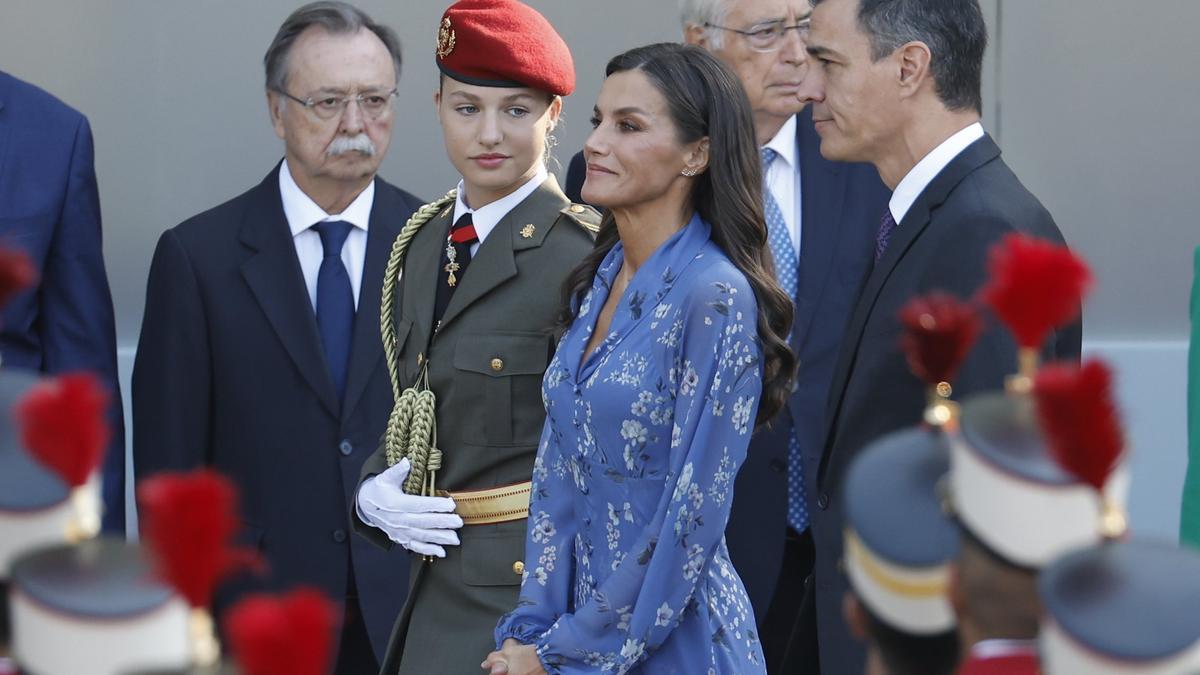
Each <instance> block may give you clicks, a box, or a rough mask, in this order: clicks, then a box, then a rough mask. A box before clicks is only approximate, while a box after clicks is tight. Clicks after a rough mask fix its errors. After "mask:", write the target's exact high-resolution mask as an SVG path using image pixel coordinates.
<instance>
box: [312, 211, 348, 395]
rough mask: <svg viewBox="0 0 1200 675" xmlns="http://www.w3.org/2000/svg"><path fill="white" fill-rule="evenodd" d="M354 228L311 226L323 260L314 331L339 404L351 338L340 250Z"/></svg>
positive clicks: (338, 223)
mask: <svg viewBox="0 0 1200 675" xmlns="http://www.w3.org/2000/svg"><path fill="white" fill-rule="evenodd" d="M353 227H354V226H353V225H351V224H350V223H347V222H345V221H343V220H328V221H323V222H320V223H317V224H316V225H313V229H315V230H316V231H317V234H319V235H321V247H322V248H324V249H325V257H323V258H322V259H321V269H320V270H319V271H318V272H317V329H318V330H319V331H320V333H321V346H322V347H324V348H325V362H326V363H328V364H329V374H330V375H332V376H333V384H334V386H335V387H336V388H337V395H338V401H341V400H342V396H343V395H344V394H345V393H346V371H347V369H348V368H349V365H350V336H351V334H352V332H353V330H354V289H353V288H351V286H350V274H349V272H347V271H346V266H345V265H344V264H342V246H344V245H345V243H346V237H348V236H349V235H350V230H351V229H352V228H353Z"/></svg>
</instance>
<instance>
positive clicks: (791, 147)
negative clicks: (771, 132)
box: [763, 115, 796, 168]
mask: <svg viewBox="0 0 1200 675" xmlns="http://www.w3.org/2000/svg"><path fill="white" fill-rule="evenodd" d="M763 147H767V148H770V149H772V150H774V151H775V154H776V155H777V157H776V160H780V159H782V160H783V161H785V162H787V165H788V168H794V167H795V166H796V116H795V115H792V116H791V117H789V118H788V120H787V121H786V122H784V123H783V126H782V127H780V129H779V133H777V134H775V138H772V139H771V140H770V141H769V142H768V143H767V144H766V145H765V146H763Z"/></svg>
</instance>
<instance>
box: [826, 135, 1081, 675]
mask: <svg viewBox="0 0 1200 675" xmlns="http://www.w3.org/2000/svg"><path fill="white" fill-rule="evenodd" d="M1011 232H1023V233H1026V234H1029V235H1032V236H1036V237H1040V238H1043V239H1047V240H1049V241H1053V242H1055V243H1060V244H1061V243H1062V242H1063V237H1062V233H1060V232H1059V230H1058V227H1057V226H1056V225H1055V224H1054V220H1053V218H1051V216H1050V214H1049V213H1048V212H1047V211H1046V209H1045V208H1043V207H1042V205H1041V203H1040V202H1039V201H1038V200H1037V198H1036V197H1034V196H1033V195H1032V194H1030V192H1029V191H1028V190H1026V189H1025V186H1023V185H1021V183H1020V181H1019V180H1017V177H1016V176H1015V175H1013V173H1012V171H1010V170H1009V168H1008V166H1007V165H1005V163H1004V161H1003V160H1002V159H1000V149H999V148H998V147H997V146H996V144H995V143H994V142H993V141H992V139H991V137H990V136H985V137H984V138H982V139H980V140H978V141H976V142H975V143H973V144H971V145H970V146H969V147H967V148H966V149H965V150H964V151H963V152H962V153H960V154H959V155H958V156H957V157H956V158H955V159H954V160H953V161H951V162H950V164H949V165H947V166H946V168H945V169H943V170H942V171H941V173H939V174H938V175H937V176H936V177H935V178H934V179H933V181H932V182H931V183H930V184H929V185H928V186H927V187H926V188H925V190H924V191H923V192H922V193H921V195H920V196H919V197H918V198H917V200H916V202H915V203H914V204H913V205H912V208H911V209H909V211H908V213H907V214H906V215H905V216H904V219H903V221H902V222H901V223H900V224H899V226H898V227H897V229H896V230H895V232H894V233H893V234H892V238H891V243H890V244H889V246H888V249H887V251H886V252H885V253H884V256H883V258H881V259H880V260H879V262H878V263H877V264H876V265H875V266H874V269H873V270H872V271H871V273H870V276H869V277H868V278H867V281H866V285H865V286H864V288H863V290H862V294H861V295H860V296H859V298H858V302H857V305H856V306H855V308H854V312H853V314H852V316H851V319H850V324H849V326H848V327H847V329H846V336H845V340H844V342H843V345H842V349H841V353H840V354H839V356H838V361H837V366H836V368H835V369H834V373H833V383H832V385H831V388H830V397H829V406H828V409H827V423H826V425H825V441H824V451H823V453H822V455H821V461H820V468H819V470H818V473H817V476H816V484H815V489H816V499H817V509H816V510H815V511H814V512H813V534H814V536H815V537H816V547H817V560H816V571H815V581H816V590H817V612H818V624H819V628H818V630H819V643H820V649H821V671H822V673H824V674H825V675H832V674H837V675H843V674H849V673H854V674H855V675H857V674H858V673H861V672H862V669H863V660H864V656H865V654H864V647H863V645H862V643H860V642H857V641H856V640H855V639H854V638H853V637H851V635H850V633H849V631H848V629H847V628H846V626H845V624H844V622H843V621H842V612H841V607H842V595H843V593H844V592H845V590H846V588H847V586H846V580H845V576H844V574H843V573H842V571H841V563H840V559H841V555H842V527H843V520H842V509H841V495H840V494H839V491H840V490H841V484H842V479H843V475H844V473H845V471H846V468H847V466H848V465H849V463H850V461H851V459H852V458H853V457H854V456H855V454H856V453H857V452H858V451H859V450H860V449H861V448H862V447H863V446H865V445H866V444H868V443H870V442H871V441H872V440H874V439H876V438H878V437H879V436H882V435H883V434H886V433H888V432H891V431H895V430H898V429H901V428H904V427H908V426H912V425H915V424H917V423H918V422H919V421H920V420H921V414H922V410H923V408H924V406H925V385H924V384H923V383H922V382H921V381H920V380H918V379H917V378H916V377H915V376H914V375H912V373H910V372H909V369H908V365H907V363H906V361H905V358H904V355H903V354H902V353H901V351H900V325H899V321H898V320H897V314H898V312H899V311H900V309H901V307H903V306H904V305H905V303H907V302H908V301H909V300H910V299H912V298H913V297H914V296H916V295H920V294H923V293H927V292H929V291H932V290H935V289H941V290H945V291H948V292H950V293H953V294H955V295H957V296H959V297H962V298H969V297H972V296H974V295H975V293H976V291H978V289H979V288H980V287H981V286H982V285H983V284H984V283H985V282H986V276H987V264H986V260H987V255H988V251H989V249H990V248H991V247H992V245H993V244H995V243H997V242H998V241H999V240H1000V239H1001V238H1002V237H1004V236H1005V235H1006V234H1009V233H1011ZM1080 339H1081V330H1080V326H1079V324H1078V323H1076V324H1074V325H1072V326H1070V327H1068V328H1066V329H1064V330H1062V331H1060V332H1059V333H1057V334H1056V335H1055V336H1053V338H1052V339H1051V340H1049V341H1048V344H1047V346H1046V350H1045V351H1046V356H1047V357H1051V358H1078V356H1079V347H1080ZM1016 369H1017V361H1016V344H1015V342H1014V341H1013V339H1012V337H1011V335H1010V334H1009V333H1008V331H1007V330H1005V329H1004V328H1002V327H1001V326H1000V325H999V324H998V323H997V322H996V321H995V320H991V319H990V318H989V320H988V321H986V323H985V329H984V331H983V332H982V333H981V334H980V336H979V340H978V342H977V343H976V345H975V347H974V348H973V349H972V350H971V352H970V354H969V355H968V357H967V359H966V361H965V362H964V364H963V366H962V368H961V370H960V371H959V374H958V376H957V378H956V379H955V382H954V393H955V398H958V399H960V400H961V399H962V398H964V397H966V396H969V395H971V394H972V393H975V392H979V391H983V390H989V389H999V388H1001V387H1002V386H1003V384H1004V378H1005V376H1007V375H1009V374H1011V373H1013V372H1016Z"/></svg>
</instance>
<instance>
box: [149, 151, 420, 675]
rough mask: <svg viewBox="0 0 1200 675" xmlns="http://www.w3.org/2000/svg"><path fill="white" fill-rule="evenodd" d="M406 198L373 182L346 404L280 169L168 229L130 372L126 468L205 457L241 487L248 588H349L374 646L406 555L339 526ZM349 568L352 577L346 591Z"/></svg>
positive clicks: (408, 207)
mask: <svg viewBox="0 0 1200 675" xmlns="http://www.w3.org/2000/svg"><path fill="white" fill-rule="evenodd" d="M419 206H420V202H419V201H418V200H417V199H416V198H415V197H413V196H412V195H410V194H408V193H407V192H404V191H403V190H399V189H397V188H395V187H393V186H391V185H389V184H387V183H385V182H384V181H383V180H380V179H376V182H375V203H374V206H373V208H372V210H371V223H370V228H369V231H368V235H367V251H366V260H365V266H364V269H363V278H362V286H361V290H360V295H359V301H358V312H357V315H356V318H355V325H354V337H353V343H352V352H351V356H350V366H349V374H348V376H347V384H346V394H345V405H341V404H339V402H338V400H337V395H336V393H335V389H334V384H333V379H332V377H331V376H330V374H329V369H328V367H327V366H326V363H325V357H324V353H323V351H322V349H321V341H320V337H319V334H318V332H317V323H316V317H315V315H314V312H313V307H312V303H311V302H310V300H309V296H308V292H307V290H306V289H305V286H304V277H303V274H302V273H301V271H300V263H299V260H298V259H297V257H296V249H295V247H294V244H293V242H292V235H291V231H290V230H289V229H288V224H287V220H286V217H285V216H284V213H283V203H282V200H281V197H280V194H279V167H278V166H277V167H276V168H275V170H274V171H272V172H271V173H270V174H269V175H268V176H267V177H266V179H265V180H263V182H262V183H260V184H259V185H258V186H257V187H255V188H252V189H251V190H250V191H248V192H246V193H245V194H243V195H241V196H239V197H237V198H235V199H233V200H231V201H229V202H226V203H225V204H222V205H221V206H218V207H216V208H214V209H212V210H210V211H206V212H205V213H202V214H200V215H198V216H196V217H194V218H191V219H189V220H187V221H186V222H184V223H183V224H181V225H179V226H178V227H175V228H172V229H170V230H167V231H166V232H164V233H163V235H162V238H161V239H159V242H158V248H157V250H156V251H155V253H154V262H153V263H152V265H151V268H150V280H149V283H148V288H147V292H146V313H145V318H144V319H143V322H142V337H141V342H140V343H139V345H138V353H137V359H136V362H135V364H134V371H133V415H134V416H133V452H134V469H135V470H136V474H137V477H138V479H141V478H144V477H146V476H150V475H153V474H154V473H156V472H159V471H164V470H188V469H194V468H196V467H200V466H210V467H212V468H214V469H216V470H217V471H220V472H221V473H223V474H225V475H226V476H228V477H229V478H231V479H232V480H233V481H234V482H235V483H236V484H237V486H238V488H239V489H240V492H241V513H242V515H243V517H244V520H245V522H244V531H243V537H244V543H246V544H248V545H252V546H255V547H257V548H258V550H259V551H261V552H262V554H263V555H264V556H265V558H266V561H267V563H268V565H269V567H270V569H269V572H268V574H267V578H266V579H263V580H248V579H247V580H241V581H240V582H239V583H236V584H233V585H232V586H230V587H227V588H226V589H224V591H222V592H221V593H219V594H218V596H219V598H218V603H217V604H218V608H217V609H218V613H219V612H220V610H222V609H223V608H224V607H225V606H226V605H227V604H228V603H229V602H230V601H231V600H233V599H234V597H235V596H237V595H239V594H241V593H242V592H245V591H246V590H249V589H250V588H262V587H269V588H287V587H291V586H294V585H296V584H308V585H312V586H315V587H317V588H319V589H321V590H322V591H324V592H325V593H327V594H329V596H330V597H331V598H332V599H333V600H335V601H337V602H341V601H342V599H343V598H345V597H346V596H347V595H354V594H357V595H358V598H359V603H360V605H361V607H362V613H363V618H364V619H365V621H366V626H367V631H368V633H369V635H370V638H371V644H372V646H373V647H374V649H375V653H376V656H377V658H378V657H382V655H383V651H384V647H385V645H386V644H387V637H388V632H389V630H390V629H391V626H392V622H393V621H394V620H395V618H396V615H397V614H398V613H399V611H400V608H401V606H403V604H404V599H405V597H406V591H407V579H408V557H407V556H406V555H404V552H403V551H396V552H392V553H388V552H385V551H382V550H380V549H379V548H377V547H374V546H371V545H370V544H369V543H368V542H366V541H364V540H362V539H360V538H358V537H354V536H351V534H350V519H349V515H348V514H349V513H350V512H351V510H352V509H353V507H352V503H353V498H354V490H355V486H356V485H357V484H358V473H359V470H360V468H361V467H362V463H363V460H364V459H366V458H367V457H368V456H369V455H370V454H371V453H372V452H373V451H374V450H375V446H376V444H377V443H378V441H379V438H380V436H381V435H382V433H383V429H384V426H385V424H386V421H387V417H388V414H389V413H390V412H391V408H392V393H391V385H390V384H389V382H388V376H387V372H386V371H385V369H384V364H383V347H382V341H381V340H380V336H379V296H380V291H381V289H382V285H383V269H384V265H385V264H386V262H387V257H388V253H389V251H390V249H391V245H392V240H393V239H395V237H396V234H397V233H398V232H399V231H400V228H401V227H402V226H403V225H404V223H405V222H406V221H407V219H408V217H409V215H411V214H412V212H413V211H414V210H415V209H416V208H418V207H419ZM350 579H353V580H354V581H355V582H356V586H357V589H355V588H347V582H348V581H349V580H350Z"/></svg>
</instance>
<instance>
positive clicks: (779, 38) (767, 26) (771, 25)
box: [704, 19, 809, 52]
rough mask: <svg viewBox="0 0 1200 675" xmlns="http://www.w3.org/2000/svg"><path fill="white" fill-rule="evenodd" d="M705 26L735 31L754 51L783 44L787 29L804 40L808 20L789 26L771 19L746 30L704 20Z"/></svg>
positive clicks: (768, 50) (775, 47)
mask: <svg viewBox="0 0 1200 675" xmlns="http://www.w3.org/2000/svg"><path fill="white" fill-rule="evenodd" d="M704 27H705V28H717V29H720V30H727V31H729V32H730V33H737V34H738V35H741V36H742V37H744V38H746V42H748V43H749V44H750V48H751V49H753V50H754V51H756V52H773V51H775V50H777V49H779V48H780V47H782V46H783V38H784V36H786V35H787V32H788V31H789V30H794V31H796V35H797V36H798V37H799V38H800V39H801V40H804V39H805V38H807V37H808V27H809V20H808V19H804V20H803V21H798V22H796V23H795V24H792V25H791V26H785V25H784V23H783V22H782V21H771V22H768V23H760V24H758V25H755V26H751V27H750V28H748V29H746V30H738V29H737V28H729V27H728V26H718V25H717V24H715V23H708V22H707V21H706V22H704Z"/></svg>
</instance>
